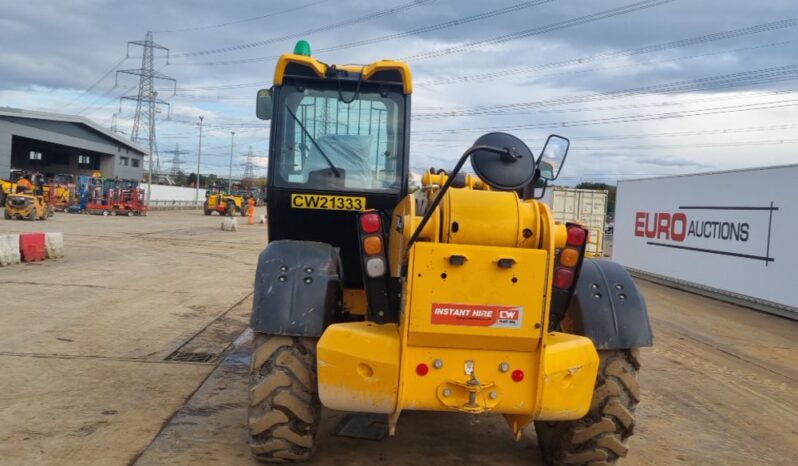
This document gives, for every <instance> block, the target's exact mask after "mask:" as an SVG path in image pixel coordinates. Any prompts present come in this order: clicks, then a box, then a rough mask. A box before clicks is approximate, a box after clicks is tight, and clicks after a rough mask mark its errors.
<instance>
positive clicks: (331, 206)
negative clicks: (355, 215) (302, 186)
mask: <svg viewBox="0 0 798 466" xmlns="http://www.w3.org/2000/svg"><path fill="white" fill-rule="evenodd" d="M291 207H293V208H294V209H321V210H365V208H366V198H365V197H355V196H333V195H328V194H291Z"/></svg>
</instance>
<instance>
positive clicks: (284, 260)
mask: <svg viewBox="0 0 798 466" xmlns="http://www.w3.org/2000/svg"><path fill="white" fill-rule="evenodd" d="M411 93H412V83H411V75H410V70H409V68H408V66H407V65H406V64H405V63H402V62H397V61H390V60H382V61H377V62H375V63H372V64H368V65H365V66H353V65H343V66H341V65H327V64H325V63H322V62H320V61H318V60H316V59H314V58H313V57H312V56H311V55H310V47H309V45H308V44H307V43H306V42H304V41H300V42H299V43H297V46H296V48H295V50H294V53H292V54H285V55H282V56H281V57H280V58H279V60H278V62H277V65H276V70H275V74H274V86H273V87H272V88H271V89H264V90H261V91H259V92H258V98H257V115H258V117H259V118H261V119H267V120H271V134H270V136H271V137H270V143H269V144H270V158H269V162H270V163H269V175H268V187H267V191H268V193H267V194H268V201H267V206H268V211H269V216H270V217H269V226H268V228H269V240H270V243H269V244H268V246H267V247H266V248H265V249H264V250H263V252H262V253H261V254H260V257H259V260H258V266H257V270H256V274H255V295H254V302H253V308H252V316H251V322H250V326H251V328H252V330H253V332H254V333H253V334H254V337H253V353H252V359H251V370H250V391H249V433H250V447H251V450H252V453H253V454H254V455H255V456H256V457H257V458H258V459H260V460H263V461H266V462H277V463H284V462H291V461H304V460H308V459H310V458H311V457H312V456H313V455H314V453H315V450H316V445H317V437H318V435H319V432H318V426H319V419H320V416H321V409H322V406H324V407H325V408H327V409H333V410H342V411H353V412H363V413H382V414H384V415H386V416H387V421H388V428H389V433H390V434H391V435H394V434H395V432H396V428H397V423H398V422H399V420H400V415H401V413H402V411H403V410H408V409H411V410H423V411H440V412H460V413H463V414H469V415H475V416H479V415H483V414H485V413H499V414H502V415H503V416H504V418H505V419H506V421H507V424H508V427H509V431H510V432H511V434H512V435H513V436H514V437H515V438H516V439H518V438H520V437H521V436H522V434H523V429H524V428H525V427H526V426H528V425H529V424H530V423H533V422H534V424H535V428H536V430H537V434H538V441H539V444H540V446H541V449H542V453H543V456H544V458H545V460H546V461H547V462H548V463H549V464H552V465H591V466H599V465H610V464H616V462H617V461H618V460H619V458H621V457H624V456H625V455H626V453H627V450H628V447H627V443H626V440H627V439H628V437H629V436H630V435H632V432H633V429H634V427H635V417H634V411H635V407H636V406H637V404H638V402H639V401H640V389H639V387H638V384H637V373H638V370H639V368H640V362H639V360H638V358H637V349H638V348H640V347H644V346H650V345H651V344H652V339H653V337H652V332H651V329H650V325H649V320H648V315H647V311H646V305H645V301H644V299H643V296H642V295H641V293H640V292H639V291H638V289H637V287H636V286H635V283H634V281H633V280H632V279H631V278H630V276H629V274H628V273H627V272H626V270H625V269H624V268H622V267H621V266H620V265H618V264H615V263H613V262H610V261H603V260H589V259H586V258H585V244H586V241H587V239H588V238H587V235H588V233H587V230H586V229H585V228H583V227H582V226H580V225H576V224H566V225H562V224H557V223H555V221H554V219H553V217H552V214H551V211H550V210H549V207H548V206H547V205H545V204H543V203H541V202H538V201H537V200H536V198H539V197H540V195H541V194H540V191H541V189H545V187H546V183H547V182H548V181H551V180H554V179H556V178H557V177H558V175H559V173H560V170H561V169H562V167H563V163H564V161H565V158H566V154H567V151H568V147H569V141H568V140H567V139H565V138H563V137H560V136H556V135H552V136H550V137H549V138H548V141H547V142H546V145H545V146H544V147H543V149H542V151H541V153H540V155H539V156H537V157H535V156H533V154H532V152H531V151H530V150H529V148H528V147H527V146H526V144H524V143H523V142H522V141H521V140H519V139H518V138H516V137H514V136H511V135H509V134H506V133H501V132H497V133H489V134H486V135H484V136H482V137H480V138H479V139H477V140H476V142H475V143H474V145H473V146H472V147H471V148H469V149H468V150H466V151H465V152H464V153H463V154H462V156H461V157H460V158H459V160H458V161H457V163H456V165H455V166H454V168H453V169H452V170H451V171H450V172H445V171H437V172H435V171H431V172H429V173H426V174H425V175H424V176H423V180H422V186H423V187H422V191H423V194H424V195H423V196H421V197H414V196H413V195H409V194H408V177H409V163H408V158H409V157H408V154H409V149H408V147H409V139H410V131H409V127H410V96H411ZM468 160H470V161H471V166H472V168H473V172H474V174H473V175H471V174H464V173H463V172H462V169H463V166H464V165H465V163H466V162H467V161H468ZM475 435H477V434H476V433H475Z"/></svg>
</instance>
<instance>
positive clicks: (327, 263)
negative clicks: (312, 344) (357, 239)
mask: <svg viewBox="0 0 798 466" xmlns="http://www.w3.org/2000/svg"><path fill="white" fill-rule="evenodd" d="M338 270H339V259H338V253H337V252H336V251H335V249H334V248H333V247H332V246H330V245H329V244H325V243H317V242H312V241H293V240H282V241H274V242H271V243H269V245H268V246H266V249H264V250H263V252H261V253H260V257H258V268H257V271H256V272H255V296H254V299H253V302H252V318H251V320H250V327H252V330H254V331H256V332H262V333H270V334H277V335H291V336H307V337H320V336H321V334H322V332H324V329H325V328H326V327H327V326H328V325H330V324H331V323H333V322H334V320H335V314H336V312H337V309H338V303H339V302H340V300H341V295H342V291H341V279H340V276H339V272H338Z"/></svg>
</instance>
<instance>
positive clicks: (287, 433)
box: [249, 333, 321, 463]
mask: <svg viewBox="0 0 798 466" xmlns="http://www.w3.org/2000/svg"><path fill="white" fill-rule="evenodd" d="M316 341H317V340H316V339H313V338H298V337H288V336H282V335H268V334H264V333H255V334H254V336H253V350H252V360H251V364H250V373H249V382H250V383H249V387H250V388H249V445H250V449H251V451H252V454H253V455H255V457H256V458H257V459H259V460H261V461H266V462H270V463H290V462H294V461H306V460H309V459H310V458H311V457H312V456H313V454H314V453H315V451H316V430H317V429H318V426H319V419H320V417H321V402H320V401H319V395H318V391H317V388H316Z"/></svg>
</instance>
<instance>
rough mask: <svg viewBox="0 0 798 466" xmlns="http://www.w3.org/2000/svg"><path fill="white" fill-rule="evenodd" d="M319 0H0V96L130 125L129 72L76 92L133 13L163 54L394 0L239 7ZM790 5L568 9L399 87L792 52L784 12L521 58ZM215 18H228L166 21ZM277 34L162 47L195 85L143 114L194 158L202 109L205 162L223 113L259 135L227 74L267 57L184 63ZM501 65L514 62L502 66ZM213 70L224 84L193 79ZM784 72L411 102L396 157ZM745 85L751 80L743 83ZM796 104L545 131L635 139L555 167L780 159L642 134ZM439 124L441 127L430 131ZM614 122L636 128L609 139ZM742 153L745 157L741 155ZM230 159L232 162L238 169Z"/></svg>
mask: <svg viewBox="0 0 798 466" xmlns="http://www.w3.org/2000/svg"><path fill="white" fill-rule="evenodd" d="M317 1H318V0H291V1H289V0H273V1H269V2H259V1H254V0H246V1H239V2H233V3H231V2H219V1H215V0H213V1H212V0H173V1H169V2H160V1H155V0H141V1H138V2H121V3H120V2H115V1H111V0H63V1H60V2H52V1H47V0H28V1H26V2H18V1H15V0H0V9H1V10H2V11H3V18H1V19H0V43H2V44H3V47H0V63H3V72H2V73H0V105H10V106H18V107H24V108H35V109H42V110H50V111H63V112H73V113H82V114H84V115H87V116H89V117H90V118H92V119H95V120H96V121H97V122H99V123H100V124H104V125H106V126H107V125H110V121H111V118H112V115H113V114H114V113H119V115H118V118H117V120H118V125H119V127H120V129H122V130H124V131H126V132H129V131H130V126H131V125H132V120H133V118H132V117H133V114H132V112H133V106H132V105H130V103H126V104H124V105H122V107H121V113H120V103H119V97H120V96H121V95H123V94H124V91H126V90H127V89H131V91H130V92H131V93H135V92H136V78H135V77H134V76H124V77H120V79H119V86H118V87H114V82H115V73H113V72H111V73H109V74H108V76H107V77H106V78H104V79H101V80H100V81H99V83H98V84H97V85H96V86H95V87H94V88H92V89H91V91H90V92H87V93H86V95H84V96H82V97H80V98H79V99H77V100H75V98H76V97H77V96H78V95H80V94H81V92H83V91H84V90H86V89H87V88H89V86H90V85H92V84H93V83H95V82H96V81H97V80H98V78H100V77H101V76H102V75H103V74H104V73H106V72H107V71H109V69H111V68H112V66H113V65H114V64H115V63H117V62H119V61H120V60H122V59H123V58H124V57H125V56H126V43H127V41H132V40H133V41H135V40H142V39H143V38H144V34H145V32H146V31H147V30H152V31H155V40H156V41H157V42H158V43H160V44H163V45H164V46H167V47H169V48H170V49H171V51H172V52H173V53H174V54H178V53H185V52H193V51H201V50H209V49H215V48H224V47H230V46H236V45H240V44H247V43H252V42H258V41H268V40H269V39H274V38H277V37H281V36H285V35H289V34H293V33H296V32H297V31H303V30H310V29H315V28H321V27H323V26H325V25H329V24H332V23H336V22H340V21H343V20H345V19H347V18H351V17H355V16H360V15H364V14H368V13H369V12H371V11H375V10H378V9H385V8H389V7H392V6H396V5H400V4H403V3H406V2H407V0H390V3H388V4H382V3H381V4H379V5H378V4H375V3H374V2H372V1H367V0H335V1H332V0H330V1H326V2H321V3H317V4H315V5H313V6H311V7H308V8H305V9H302V10H297V11H293V12H289V13H285V14H282V15H276V16H271V17H267V18H262V19H257V20H252V21H246V22H238V21H240V20H242V19H246V18H253V17H257V16H265V15H268V14H271V13H274V12H276V11H280V10H284V9H291V8H295V7H297V6H299V5H302V4H305V3H308V4H310V3H316V2H317ZM520 1H521V0H502V1H501V2H477V1H474V0H465V1H454V0H435V1H432V2H429V4H425V5H422V6H418V7H415V8H411V9H408V10H406V11H402V12H399V13H396V14H392V15H387V16H385V17H383V18H379V19H376V20H372V21H365V22H362V23H359V24H357V25H353V26H348V27H341V28H336V29H334V30H329V31H319V32H315V33H313V34H309V35H308V36H307V37H305V38H306V39H308V40H309V41H310V43H311V46H312V47H313V48H314V49H316V50H318V49H323V48H326V47H330V46H335V45H338V44H345V43H350V42H355V41H359V40H363V39H369V38H377V37H383V36H387V35H390V34H397V33H402V32H404V31H408V30H412V29H416V28H419V27H422V26H428V25H435V24H440V23H444V22H446V21H451V20H454V19H458V18H462V17H465V16H470V15H474V14H478V13H481V12H485V11H489V10H493V9H496V8H501V7H503V6H509V5H513V4H516V3H518V2H520ZM633 1H634V0H608V1H605V2H594V1H589V0H557V1H552V2H548V3H545V4H541V5H538V6H534V7H530V8H526V9H523V10H519V11H516V12H514V13H512V14H507V15H501V16H496V17H492V18H489V19H486V20H484V21H478V22H472V23H469V24H465V25H461V26H456V27H450V28H441V29H438V30H432V31H429V32H426V33H424V34H419V35H415V36H410V37H405V38H401V39H396V40H387V41H382V42H379V43H375V44H373V45H368V46H359V47H352V48H347V49H344V50H337V51H331V52H325V53H319V54H318V56H319V58H321V59H323V60H324V61H325V62H328V63H367V62H371V61H373V60H376V59H379V58H397V57H403V56H413V55H417V54H421V53H425V52H429V51H434V50H439V49H444V48H447V47H457V46H458V45H462V44H466V43H470V42H474V41H478V40H482V39H488V38H493V37H498V36H501V35H505V34H512V33H515V32H517V31H521V30H525V29H530V28H534V27H538V26H544V25H550V24H554V23H557V22H560V21H565V20H568V19H571V18H576V17H579V16H585V15H589V14H592V13H596V12H600V11H605V10H609V9H611V8H614V7H618V6H623V5H627V4H630V3H633ZM794 17H798V4H796V3H795V2H794V1H793V0H770V1H768V2H767V8H763V7H762V4H760V3H756V2H749V1H744V0H727V1H721V0H714V1H705V2H689V1H686V0H678V1H674V2H670V3H666V4H663V5H661V6H657V7H655V8H651V9H646V10H640V11H638V12H635V13H630V14H627V15H620V16H616V17H612V18H608V19H605V20H601V21H596V22H592V23H587V24H583V25H580V26H575V27H570V28H565V29H560V30H556V31H552V32H549V33H545V34H540V35H535V36H530V37H526V38H523V39H518V40H513V41H508V42H504V43H501V44H494V45H490V46H486V47H475V48H471V49H468V50H466V51H463V52H461V53H454V54H448V55H444V56H441V57H438V58H436V59H429V60H421V61H417V62H411V63H410V64H411V67H412V69H413V73H414V78H415V80H416V81H417V82H421V81H428V82H429V81H435V80H440V79H444V78H446V79H452V78H455V79H457V78H461V77H463V76H471V75H478V74H484V73H486V72H498V73H499V75H498V76H496V77H495V78H490V79H479V80H474V81H460V82H451V83H447V84H439V85H434V86H425V87H421V86H419V87H417V88H416V91H415V95H414V96H413V105H414V107H415V108H416V109H417V112H418V114H419V115H421V113H422V112H429V111H432V110H425V108H426V109H430V108H433V109H435V108H437V109H444V110H445V109H453V108H467V107H471V106H476V105H497V104H511V103H519V102H532V101H540V100H548V99H552V98H560V97H571V96H575V95H576V96H579V95H590V94H595V93H601V92H609V91H617V90H623V89H630V88H639V87H644V86H651V85H659V84H663V83H669V82H677V81H684V80H692V79H698V78H705V77H709V76H718V75H729V74H733V73H740V72H747V71H751V70H757V69H766V68H772V67H776V66H783V65H791V64H796V63H798V62H796V60H795V57H794V54H793V51H794V48H795V47H794V44H792V45H790V44H789V43H786V44H785V43H784V42H789V41H791V40H798V27H789V28H781V29H778V30H773V31H770V32H762V33H760V34H754V35H748V36H743V37H738V38H730V39H724V40H718V41H713V42H707V43H704V44H701V45H694V46H689V47H680V48H673V49H669V50H662V51H659V52H655V53H647V54H638V55H634V56H625V57H624V56H617V57H612V58H604V59H599V60H594V61H592V62H589V63H575V64H571V65H568V66H559V67H549V68H545V67H544V68H541V69H537V70H529V68H534V67H536V66H537V67H539V66H542V65H549V64H552V63H557V62H561V61H566V60H572V59H578V58H584V57H592V56H596V55H597V54H612V53H614V52H618V51H623V50H629V49H633V48H637V47H641V46H645V45H649V44H657V43H664V42H669V41H674V40H679V39H685V38H689V37H697V36H701V35H706V34H711V33H716V32H721V31H728V30H733V29H736V28H743V27H747V26H752V25H756V24H762V23H767V22H772V21H778V20H784V19H788V18H794ZM222 23H235V24H230V25H227V26H222V27H213V28H205V29H201V30H193V31H192V30H189V31H184V32H166V31H169V30H178V29H191V28H196V27H204V26H209V25H215V24H222ZM293 43H294V39H291V40H284V41H276V42H273V43H271V44H269V45H265V46H261V47H243V48H240V49H236V50H235V51H233V52H229V53H221V54H214V55H207V56H199V57H183V58H173V59H172V60H171V64H170V65H169V66H167V67H165V68H163V70H162V72H164V73H166V74H168V75H170V76H172V77H174V78H176V79H177V81H178V87H179V88H181V89H193V90H186V91H181V92H179V95H178V96H175V97H174V98H170V99H169V102H170V103H171V104H172V117H173V119H172V120H171V121H165V120H162V119H160V118H159V123H158V129H157V132H158V141H159V146H163V147H165V148H168V149H171V148H172V147H174V144H176V143H179V144H180V146H181V148H184V147H185V149H187V150H189V151H190V152H191V153H190V154H187V155H186V156H185V158H186V160H187V161H188V165H189V166H190V165H191V163H192V162H191V160H192V159H193V160H194V163H196V146H197V141H198V131H197V130H198V128H197V127H196V125H195V124H194V122H196V121H197V117H198V116H199V115H204V116H205V128H204V132H203V153H204V154H207V157H206V156H205V155H203V162H204V161H205V160H208V164H209V165H208V168H209V169H212V170H217V171H219V170H224V167H225V163H224V162H225V160H226V159H225V158H224V153H225V152H227V153H228V154H229V139H230V131H231V130H232V129H233V128H235V130H236V132H237V134H236V140H237V143H236V145H237V146H238V147H239V148H243V149H244V153H245V151H246V149H247V148H248V146H249V145H250V144H252V145H253V147H254V149H255V150H256V151H259V152H263V153H265V152H266V150H267V144H268V125H267V124H265V122H262V121H259V120H256V119H255V118H254V111H253V107H254V94H255V91H256V90H257V88H258V87H257V86H254V85H253V86H245V87H229V86H230V85H231V84H236V83H268V82H270V81H271V75H272V72H273V66H274V60H272V59H269V60H263V61H256V62H252V63H244V64H239V65H228V66H200V65H196V63H198V62H205V61H225V60H239V59H250V58H254V57H265V56H273V55H277V54H280V53H282V52H286V51H290V50H291V49H292V47H293ZM779 43H781V44H780V45H779ZM139 53H140V48H138V47H131V48H130V57H129V58H127V59H126V60H124V62H123V63H122V64H121V65H120V67H119V69H126V68H133V69H135V68H138V67H139V66H141V62H140V58H139V57H140V55H139ZM156 62H157V63H158V66H162V65H163V64H165V60H164V59H163V58H157V59H156ZM179 63H183V64H179ZM189 63H195V64H189ZM524 67H526V68H524ZM519 69H522V71H519ZM523 69H526V71H524V70H523ZM511 70H515V72H514V73H507V72H508V71H511ZM502 73H504V74H502ZM222 86H228V88H220V89H204V90H203V89H199V90H197V89H198V88H202V87H205V88H207V87H222ZM264 87H268V85H264ZM791 88H798V84H796V83H795V76H789V75H786V76H784V77H783V80H775V79H772V80H769V81H768V80H760V81H758V82H753V83H751V84H749V85H746V86H743V87H734V88H722V89H709V88H704V89H697V91H700V92H691V93H684V94H662V93H655V92H652V93H646V94H640V95H635V96H631V97H626V98H613V99H606V100H602V101H596V102H584V103H578V104H571V105H566V106H549V107H546V108H539V109H524V110H521V111H516V112H510V113H506V114H502V115H495V114H480V115H472V116H466V117H452V118H438V119H431V120H422V119H417V120H414V121H413V126H412V128H413V134H412V141H413V144H412V147H411V166H413V167H429V166H430V165H433V164H434V165H437V166H443V167H447V166H450V165H451V164H453V163H454V161H455V160H456V159H457V157H459V155H460V154H461V153H462V151H463V150H465V149H466V148H467V147H468V146H469V145H470V144H471V143H473V141H474V140H475V139H476V138H477V137H478V136H479V134H478V133H475V132H473V131H468V130H470V129H472V128H486V127H502V126H506V127H513V126H519V125H521V126H523V125H530V124H536V123H542V122H546V123H555V124H556V123H558V122H564V121H570V120H577V119H578V120H597V119H602V118H613V117H619V116H630V115H641V114H646V113H656V112H664V111H671V110H681V111H686V110H699V109H702V108H707V107H712V106H717V105H723V104H728V105H732V104H734V103H750V102H762V101H777V100H786V99H788V98H789V97H790V94H789V93H783V94H779V95H777V96H775V97H766V96H764V94H763V93H764V92H774V91H783V90H788V89H791ZM752 93H754V94H755V95H754V96H752ZM757 93H758V94H757ZM700 99H706V100H704V101H700ZM712 99H718V100H712ZM161 116H164V115H163V114H162V115H161ZM794 120H795V113H794V108H789V107H784V108H771V109H767V110H759V111H739V112H735V113H726V114H723V113H720V114H714V115H705V116H695V117H690V118H674V119H667V120H651V121H641V120H634V119H631V120H629V121H625V122H622V123H611V124H593V125H582V126H578V127H576V126H573V127H565V126H564V127H561V128H558V129H557V130H556V132H562V133H565V135H566V136H568V137H570V138H571V139H572V140H573V141H574V143H575V144H574V147H575V148H576V147H578V146H579V145H580V144H581V145H582V146H583V147H586V146H588V145H590V146H598V145H599V144H604V145H605V146H609V145H610V144H612V146H613V147H618V146H624V145H625V146H631V145H634V146H640V147H650V148H649V149H641V150H640V151H639V153H636V154H635V153H632V154H629V153H628V152H629V151H617V152H612V151H595V153H593V154H591V155H590V156H587V154H584V153H580V152H578V151H577V150H575V151H574V152H573V154H572V155H571V156H569V162H568V163H567V164H566V167H565V170H564V172H563V173H564V174H565V175H566V176H572V177H577V176H581V175H582V174H589V173H602V175H601V176H607V175H604V174H605V173H612V174H615V175H616V176H624V175H625V174H627V173H641V172H644V171H645V172H654V171H658V172H661V173H663V174H666V173H676V172H686V171H690V170H698V169H704V168H708V167H712V168H715V169H724V168H740V167H744V166H751V165H768V164H779V163H787V162H791V161H794V156H793V155H792V154H793V153H794V151H793V149H794V146H789V145H784V146H767V147H766V150H758V149H757V147H756V146H755V147H753V148H752V147H746V146H740V147H734V146H725V147H706V148H703V149H700V150H697V149H658V148H657V147H658V146H662V145H664V144H666V142H664V140H666V139H667V138H664V137H662V136H657V135H658V134H663V133H677V132H689V131H693V132H700V131H702V130H703V131H711V130H719V129H723V128H744V127H760V126H767V125H777V124H779V123H782V124H783V123H784V122H785V121H794ZM232 125H239V126H232ZM241 125H246V126H241ZM440 130H447V132H445V133H438V134H434V133H432V132H435V131H440ZM513 132H514V133H516V134H518V135H519V136H520V137H522V138H523V139H524V140H526V141H527V142H528V143H529V145H530V147H532V148H533V151H535V152H537V151H538V150H539V148H540V146H541V145H542V142H543V141H544V140H545V137H546V135H547V134H548V132H549V130H543V129H534V128H532V129H518V130H513ZM789 133H790V130H783V131H781V132H779V131H769V132H756V133H752V134H745V135H743V136H739V135H724V134H722V133H720V134H719V133H717V132H715V133H713V134H704V135H702V134H696V135H692V136H678V137H675V139H676V140H668V141H667V144H671V145H673V144H677V143H681V144H691V143H696V144H700V143H703V144H709V143H718V142H734V141H740V140H744V139H757V140H769V139H774V138H782V137H788V136H789ZM629 135H639V136H640V137H636V138H634V139H632V140H630V139H623V138H625V137H626V136H629ZM581 137H584V138H612V137H620V138H621V139H617V140H612V141H611V142H608V141H602V140H596V139H589V140H586V141H585V142H584V143H582V142H579V141H580V138H581ZM225 148H226V149H225ZM688 151H689V152H688ZM752 151H755V152H752ZM752 153H755V154H756V157H752ZM228 157H229V155H228ZM228 163H229V162H228ZM241 163H243V162H241ZM597 167H598V168H597ZM242 169H243V168H242V167H238V166H236V167H234V171H236V172H240V171H241V170H242Z"/></svg>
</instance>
